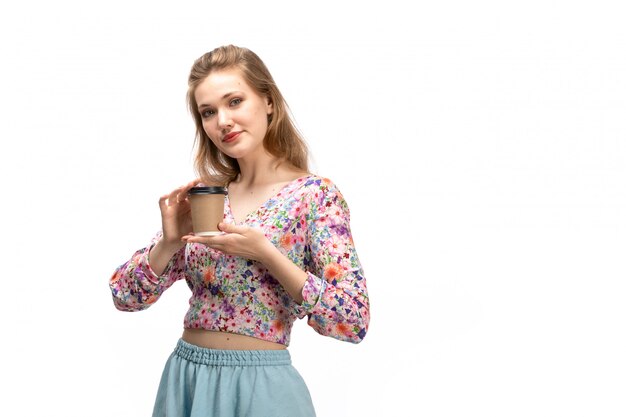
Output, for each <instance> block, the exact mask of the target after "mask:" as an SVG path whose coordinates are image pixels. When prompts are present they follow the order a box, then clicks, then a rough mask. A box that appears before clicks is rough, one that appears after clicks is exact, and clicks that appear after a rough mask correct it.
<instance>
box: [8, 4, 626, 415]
mask: <svg viewBox="0 0 626 417" xmlns="http://www.w3.org/2000/svg"><path fill="white" fill-rule="evenodd" d="M12 3H14V2H9V3H7V4H12ZM409 3H410V2H400V1H385V2H380V3H378V2H377V3H373V4H370V3H368V2H348V1H332V2H327V1H315V2H296V1H289V2H284V3H276V2H262V1H256V2H249V3H246V2H236V1H222V2H214V1H209V0H205V1H185V2H178V3H177V4H178V5H176V6H175V5H174V2H158V1H150V2H138V1H137V2H132V1H127V2H124V3H121V2H120V3H116V2H113V3H111V2H93V3H90V2H86V1H81V2H78V1H77V2H73V3H69V2H66V1H51V2H44V1H37V2H28V1H24V2H19V6H16V5H12V6H7V5H5V6H2V10H1V11H0V35H1V36H0V43H1V51H0V56H1V61H2V64H1V66H0V71H2V72H1V77H0V100H1V102H0V105H1V107H0V111H1V112H0V114H1V120H2V122H1V124H0V129H1V130H0V138H1V146H2V149H1V155H0V158H1V160H0V169H1V172H0V174H1V176H0V178H1V181H2V191H1V193H2V216H1V220H2V225H1V229H0V230H1V231H2V236H3V241H2V252H1V253H2V280H3V284H2V287H1V290H0V294H1V295H0V297H1V300H2V301H1V303H0V308H1V310H0V313H1V316H0V317H1V318H2V326H3V329H4V331H3V340H4V342H3V343H2V345H1V346H2V347H1V349H2V358H3V364H2V372H0V375H1V377H0V378H2V381H3V386H4V390H3V395H2V397H3V401H2V404H0V407H2V410H0V414H2V415H12V416H39V415H55V416H81V417H82V416H117V417H122V416H147V415H149V414H150V412H151V409H152V404H153V400H154V395H155V393H156V388H157V384H158V381H159V377H160V374H161V371H162V368H163V365H164V363H165V360H166V358H167V356H168V355H169V353H170V352H171V350H172V349H173V347H174V344H175V343H176V340H177V339H178V337H179V336H180V334H181V331H182V319H183V315H184V313H185V311H186V308H187V299H188V297H189V292H188V289H187V287H186V285H185V284H184V283H182V282H181V283H177V284H176V285H175V286H174V287H173V288H171V289H170V290H169V291H168V292H167V293H166V294H165V295H164V296H163V298H162V299H161V300H160V301H159V303H157V304H156V305H155V306H153V307H152V308H150V309H149V310H147V311H145V312H141V313H121V312H118V311H116V310H115V309H114V307H113V304H112V301H111V298H110V293H109V289H108V279H109V276H110V275H111V273H112V272H113V270H114V268H115V267H116V266H117V265H119V264H121V263H123V262H124V261H125V260H126V259H128V258H129V257H130V255H131V254H132V253H133V251H134V250H136V249H139V248H141V247H143V246H145V244H147V242H148V240H149V239H150V238H151V237H152V235H153V234H154V233H155V232H156V231H157V230H158V228H159V227H160V219H159V212H158V205H157V200H158V197H159V196H160V195H161V194H163V193H165V192H167V191H169V190H170V189H172V188H174V187H176V186H178V185H179V184H182V183H185V182H187V181H188V180H190V179H191V178H193V171H192V153H191V148H192V141H193V124H192V121H191V117H190V116H189V114H188V113H187V111H186V108H185V93H186V79H187V75H188V71H189V69H190V67H191V64H192V62H193V60H194V59H195V58H197V57H198V56H200V55H202V54H203V53H205V52H207V51H209V50H211V49H213V48H214V47H216V46H219V45H223V44H228V43H233V44H236V45H240V46H246V47H249V48H250V49H252V50H253V51H255V52H257V53H258V54H259V55H260V56H261V58H262V59H263V60H264V61H265V62H266V64H267V65H268V67H269V68H270V70H271V71H272V73H273V75H274V77H275V79H276V81H277V83H278V84H279V86H280V88H281V90H282V92H283V94H284V95H285V97H286V99H287V101H288V103H289V104H290V106H291V109H292V111H293V113H294V115H295V118H296V121H297V123H298V125H299V127H300V128H301V130H302V131H303V132H304V134H305V136H306V138H307V140H308V143H309V144H310V147H311V150H312V153H313V156H314V164H313V169H314V170H315V172H317V173H319V174H321V175H323V176H326V177H329V178H331V179H332V180H333V181H334V182H335V183H337V184H338V186H339V188H340V189H341V190H342V191H343V193H344V195H345V197H346V199H347V200H348V203H349V204H350V208H351V211H352V229H353V234H354V239H355V242H356V245H357V249H358V252H359V255H360V258H361V260H362V263H363V265H364V267H365V272H366V276H367V278H368V286H369V291H370V296H371V303H372V309H371V314H372V322H371V327H370V333H369V334H368V336H367V337H366V338H365V341H364V342H363V343H361V344H359V345H350V344H347V343H342V342H339V341H336V340H333V339H330V338H324V337H321V336H319V335H317V334H316V333H315V332H314V331H313V330H312V329H310V328H308V327H307V326H306V324H305V322H304V321H302V322H298V323H296V325H295V328H294V332H293V341H292V345H291V347H290V351H291V354H292V357H293V360H294V364H295V366H296V367H297V369H298V370H299V371H300V372H301V374H302V375H303V377H304V378H305V380H306V381H307V383H308V385H309V388H310V391H311V393H312V396H313V399H314V403H315V404H316V407H317V411H318V415H319V416H321V417H326V416H330V417H332V416H392V415H409V416H428V417H435V416H481V417H485V416H534V417H536V416H551V417H552V416H604V417H606V416H624V415H626V400H624V392H626V355H625V354H624V352H626V338H625V336H624V328H625V324H626V323H625V318H626V302H625V295H626V294H625V290H626V283H625V280H624V278H625V276H624V275H625V274H624V272H625V270H626V267H625V259H626V257H625V253H626V238H625V236H626V221H625V219H624V212H625V209H626V164H625V162H626V122H625V120H626V118H625V117H624V115H626V77H625V74H626V52H625V51H626V25H624V13H623V12H622V11H620V10H619V8H618V4H619V3H620V2H618V1H615V2H607V1H594V2H591V1H589V2H582V1H558V0H555V1H546V0H541V1H524V2H508V1H495V0H494V1H484V0H479V1H445V0H444V1H430V2H415V3H414V4H413V6H412V7H413V9H408V8H407V7H408V6H405V5H404V4H409ZM7 388H8V391H7ZM9 410H12V411H10V412H9Z"/></svg>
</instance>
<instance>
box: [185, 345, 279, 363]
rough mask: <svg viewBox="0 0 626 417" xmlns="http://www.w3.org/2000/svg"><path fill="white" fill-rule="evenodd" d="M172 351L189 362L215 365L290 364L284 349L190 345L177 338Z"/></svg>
mask: <svg viewBox="0 0 626 417" xmlns="http://www.w3.org/2000/svg"><path fill="white" fill-rule="evenodd" d="M174 353H175V354H176V355H177V356H179V357H181V358H183V359H186V360H188V361H190V362H194V363H197V364H201V365H216V366H267V365H291V355H290V354H289V351H287V349H284V350H221V349H208V348H203V347H200V346H196V345H192V344H191V343H187V342H185V341H184V340H183V339H179V340H178V344H177V345H176V349H174Z"/></svg>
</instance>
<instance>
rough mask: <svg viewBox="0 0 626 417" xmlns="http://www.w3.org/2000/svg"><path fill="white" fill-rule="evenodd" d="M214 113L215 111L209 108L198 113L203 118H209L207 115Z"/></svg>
mask: <svg viewBox="0 0 626 417" xmlns="http://www.w3.org/2000/svg"><path fill="white" fill-rule="evenodd" d="M214 114H215V111H213V110H210V109H207V110H204V111H203V112H202V113H200V115H201V116H202V117H203V118H204V119H206V118H209V117H211V116H213V115H214Z"/></svg>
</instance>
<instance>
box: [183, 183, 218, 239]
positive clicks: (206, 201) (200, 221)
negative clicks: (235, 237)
mask: <svg viewBox="0 0 626 417" xmlns="http://www.w3.org/2000/svg"><path fill="white" fill-rule="evenodd" d="M226 194H228V191H227V190H226V188H225V187H193V188H191V189H190V190H189V192H188V195H189V202H190V204H191V223H192V226H193V233H194V234H195V235H196V236H215V235H219V234H222V232H221V231H220V230H219V229H218V227H217V225H218V223H220V222H221V221H223V219H224V202H225V198H224V197H225V195H226Z"/></svg>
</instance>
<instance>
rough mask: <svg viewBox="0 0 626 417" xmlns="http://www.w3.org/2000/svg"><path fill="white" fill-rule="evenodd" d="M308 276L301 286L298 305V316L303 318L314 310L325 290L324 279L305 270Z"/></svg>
mask: <svg viewBox="0 0 626 417" xmlns="http://www.w3.org/2000/svg"><path fill="white" fill-rule="evenodd" d="M307 275H308V278H307V280H306V281H305V282H304V286H303V287H302V304H301V305H299V306H298V312H297V315H298V318H303V317H304V316H306V315H307V314H310V313H312V312H313V310H315V307H316V306H317V305H318V304H319V302H320V300H321V299H322V294H324V291H325V290H326V286H327V283H326V281H325V280H323V279H321V278H319V277H317V276H315V275H313V274H312V273H310V272H307Z"/></svg>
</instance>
